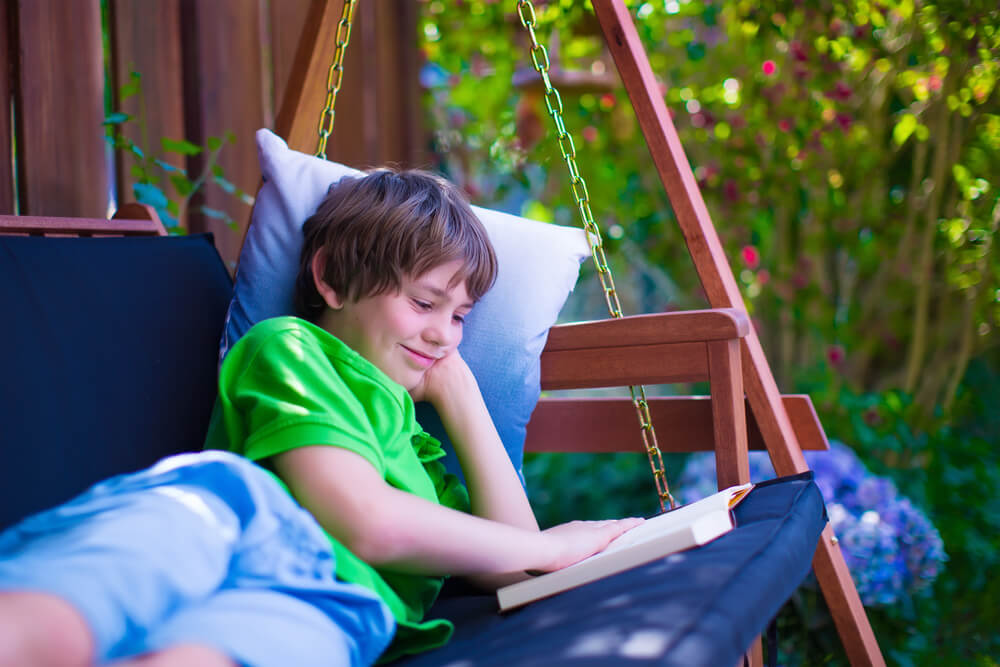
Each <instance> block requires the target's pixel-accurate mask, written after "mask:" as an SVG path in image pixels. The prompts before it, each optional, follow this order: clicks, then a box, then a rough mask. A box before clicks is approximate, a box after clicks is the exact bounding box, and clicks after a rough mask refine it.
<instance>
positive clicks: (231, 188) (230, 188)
mask: <svg viewBox="0 0 1000 667" xmlns="http://www.w3.org/2000/svg"><path fill="white" fill-rule="evenodd" d="M212 180H214V181H215V184H216V185H218V186H219V187H220V188H222V189H223V190H225V191H226V192H227V193H229V194H231V195H234V194H236V186H235V185H233V183H232V182H231V181H229V180H227V179H226V178H224V177H222V176H220V175H216V176H215V177H214V178H213V179H212Z"/></svg>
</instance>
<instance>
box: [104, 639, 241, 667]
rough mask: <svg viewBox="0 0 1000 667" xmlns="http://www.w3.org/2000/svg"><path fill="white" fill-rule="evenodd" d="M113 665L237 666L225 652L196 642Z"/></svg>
mask: <svg viewBox="0 0 1000 667" xmlns="http://www.w3.org/2000/svg"><path fill="white" fill-rule="evenodd" d="M112 665H113V667H237V664H236V663H235V662H234V661H233V660H232V659H231V658H230V657H229V656H227V655H226V654H225V653H223V652H221V651H218V650H216V649H214V648H209V647H207V646H200V645H198V644H179V645H177V646H171V647H170V648H168V649H164V650H162V651H156V652H155V653H147V654H145V655H141V656H139V657H136V658H129V659H127V660H119V661H118V662H115V663H112Z"/></svg>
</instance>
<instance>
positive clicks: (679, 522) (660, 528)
mask: <svg viewBox="0 0 1000 667" xmlns="http://www.w3.org/2000/svg"><path fill="white" fill-rule="evenodd" d="M752 488H753V485H752V484H743V485H741V486H732V487H729V488H728V489H723V490H722V491H719V492H718V493H714V494H712V495H710V496H708V497H706V498H702V499H701V500H698V501H695V502H693V503H689V504H687V505H681V506H680V507H678V508H677V509H674V510H668V511H666V512H664V513H662V514H659V515H657V516H654V517H652V518H650V519H646V521H644V522H643V523H641V524H639V525H638V526H636V527H635V528H633V529H631V530H629V531H628V532H626V533H623V534H622V535H621V536H619V537H618V538H617V539H615V540H613V541H612V542H611V544H609V545H608V546H606V547H605V548H604V550H603V551H601V552H600V553H602V554H604V553H609V552H613V551H618V550H619V549H624V548H625V547H629V546H632V545H633V544H641V543H642V542H646V541H647V540H651V539H653V538H655V537H657V536H659V535H663V534H664V533H668V532H670V531H672V530H677V529H680V528H683V527H684V526H686V525H689V524H691V523H694V522H695V521H697V520H698V517H701V516H705V515H708V514H712V513H714V512H723V511H724V512H726V513H728V512H729V511H730V510H731V509H732V508H733V507H736V505H737V504H738V503H739V501H740V500H743V498H744V497H745V496H746V494H748V493H749V492H750V489H752Z"/></svg>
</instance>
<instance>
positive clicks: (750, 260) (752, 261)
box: [740, 245, 760, 269]
mask: <svg viewBox="0 0 1000 667" xmlns="http://www.w3.org/2000/svg"><path fill="white" fill-rule="evenodd" d="M740 257H742V258H743V263H744V264H746V265H747V267H748V268H750V269H756V268H757V267H758V266H760V252H759V251H758V250H757V248H756V247H754V246H752V245H748V246H743V249H742V250H740Z"/></svg>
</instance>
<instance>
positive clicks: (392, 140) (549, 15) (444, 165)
mask: <svg viewBox="0 0 1000 667" xmlns="http://www.w3.org/2000/svg"><path fill="white" fill-rule="evenodd" d="M627 5H628V6H629V8H630V11H631V14H632V16H633V19H634V20H635V22H636V25H637V28H638V30H639V34H640V36H641V38H642V40H643V43H644V45H645V47H646V49H647V51H648V53H649V58H650V61H651V63H652V67H653V70H654V72H655V73H656V75H657V77H658V81H659V83H660V86H661V90H662V93H663V95H664V97H665V100H666V102H667V105H668V108H669V109H670V111H671V115H672V116H673V120H674V124H675V125H676V127H677V130H678V132H679V134H680V137H681V140H682V143H683V146H684V149H685V151H686V153H687V157H688V159H689V160H690V162H691V165H692V167H693V169H694V173H695V176H696V178H697V180H698V184H699V186H700V188H701V191H702V194H703V196H704V198H705V200H706V203H707V205H708V209H709V211H710V213H711V216H712V219H713V221H714V223H715V226H716V228H717V229H718V232H719V235H720V237H721V239H722V241H723V244H724V246H725V248H726V250H727V256H728V258H729V261H730V264H731V266H732V268H733V271H734V273H735V275H736V278H737V281H738V282H739V284H740V286H741V289H742V292H743V297H744V300H745V303H746V306H747V309H748V310H749V312H750V314H751V316H752V319H753V322H754V325H755V326H756V327H757V330H758V332H759V335H760V338H761V341H762V344H763V346H764V349H765V351H766V353H767V355H768V358H769V360H770V363H771V367H772V369H773V371H774V374H775V377H776V379H777V380H778V384H779V386H780V387H781V389H782V390H783V391H784V392H788V393H791V392H807V393H809V394H810V395H811V396H812V400H813V402H814V404H815V405H816V408H817V411H818V412H819V414H820V417H821V420H822V422H823V424H824V427H825V429H826V432H827V435H828V436H829V438H830V439H831V440H832V441H833V449H832V450H831V451H830V452H825V453H811V454H810V455H809V457H808V460H809V463H810V465H811V467H813V468H814V469H815V470H816V472H817V477H818V479H819V481H820V486H821V488H822V489H823V492H824V495H825V496H826V500H827V504H828V508H829V509H830V515H831V520H832V521H833V523H834V527H835V530H836V531H837V534H838V536H839V537H840V539H841V546H842V547H843V548H844V552H845V557H846V558H847V561H848V564H849V565H850V566H851V569H852V575H853V577H854V579H855V582H856V585H857V587H858V590H859V593H861V596H862V599H863V600H864V602H865V604H866V607H867V609H868V612H869V617H870V618H871V620H872V623H873V626H874V629H875V632H876V636H877V637H878V638H879V641H880V644H881V646H882V650H883V652H884V653H885V654H886V658H887V659H888V661H889V662H890V663H891V664H899V665H920V664H928V663H931V662H935V663H938V664H977V665H995V664H997V656H998V655H1000V635H998V633H997V630H996V628H997V627H998V626H1000V614H998V611H997V610H998V609H1000V583H998V580H997V578H996V577H994V576H993V573H995V572H998V571H1000V548H998V547H1000V538H998V535H1000V510H998V509H997V507H998V506H997V504H996V503H995V502H993V499H994V495H995V490H996V489H997V488H1000V453H998V448H997V442H998V441H1000V414H998V412H997V410H996V409H995V406H994V403H995V401H996V400H997V399H998V398H1000V374H998V373H1000V356H998V350H997V343H998V341H1000V337H998V327H1000V254H998V253H997V252H996V251H995V250H994V248H993V241H994V239H995V238H996V233H997V226H998V224H1000V196H998V195H1000V93H998V92H997V77H998V75H1000V10H998V9H997V7H996V4H995V2H984V1H979V0H970V1H966V2H953V1H948V0H942V1H938V2H915V1H911V0H907V1H897V0H887V1H885V2H869V1H865V0H857V1H852V2H839V1H832V0H821V1H818V2H808V3H806V2H773V3H764V4H763V6H762V5H761V4H760V3H751V2H748V1H745V0H737V1H725V2H723V1H719V2H702V1H699V0H688V1H683V0H657V1H655V2H635V1H632V0H629V2H627ZM534 7H535V12H536V16H537V18H538V27H537V28H536V30H537V33H538V35H539V39H540V40H541V41H542V43H543V44H544V45H545V46H546V47H547V48H548V50H549V57H550V60H551V63H552V69H551V77H552V81H553V84H554V85H555V86H556V87H557V88H558V89H559V91H560V93H561V97H562V101H563V105H564V115H565V120H566V126H567V129H568V130H569V132H570V133H571V134H572V136H573V139H574V144H575V147H576V150H577V154H578V158H577V159H578V162H579V165H580V169H581V173H582V175H583V176H584V177H585V179H586V181H587V187H588V190H589V192H590V198H591V206H592V209H593V212H594V215H595V217H596V219H597V221H598V223H599V225H600V226H601V228H602V230H603V233H604V238H605V244H606V248H607V250H608V254H609V259H610V263H611V266H612V268H613V270H614V273H615V276H616V283H617V285H618V288H619V292H620V294H621V298H622V303H623V309H624V311H625V312H626V313H627V314H630V313H640V312H656V311H663V310H676V309H689V308H699V307H703V306H705V305H706V303H705V300H704V297H703V294H702V290H701V286H700V285H699V283H698V279H697V276H696V274H695V271H694V268H693V265H692V263H691V261H690V259H689V257H688V253H687V249H686V246H685V244H684V240H683V238H682V236H681V234H680V231H679V229H678V227H677V225H676V222H675V220H674V217H673V213H672V210H671V206H670V203H669V201H668V200H667V198H666V195H665V194H664V192H663V188H662V186H661V185H660V183H659V180H658V177H657V174H656V172H655V170H654V169H653V167H652V162H651V160H650V156H649V153H648V151H647V149H646V146H645V143H644V141H643V139H642V136H641V133H640V132H639V128H638V125H637V122H636V119H635V116H634V114H633V111H632V108H631V105H630V103H629V101H628V98H627V96H626V95H625V93H624V91H623V89H622V87H621V83H620V81H619V79H618V75H617V72H616V70H615V67H614V63H613V62H612V61H611V59H610V56H609V54H608V53H607V51H606V49H605V47H604V43H603V38H602V36H601V34H600V30H599V28H598V26H597V23H596V20H595V19H594V17H593V14H592V12H591V10H590V8H589V6H588V5H586V3H579V2H572V1H569V0H564V1H558V2H557V1H550V2H537V3H535V5H534ZM308 9H309V2H308V1H307V0H282V1H281V2H278V0H213V1H212V2H208V1H207V0H205V1H201V2H199V1H196V0H155V1H141V0H76V1H74V2H65V1H60V0H20V1H18V0H6V1H5V3H4V6H3V11H2V12H0V37H2V38H3V39H4V40H5V41H4V43H3V46H2V47H0V48H2V49H3V51H4V52H5V53H7V54H8V67H6V68H4V70H2V71H0V91H3V93H4V94H5V95H6V96H7V99H8V100H9V104H4V105H0V123H2V124H3V128H0V129H2V130H3V131H0V151H3V152H4V154H5V155H8V156H9V159H4V160H0V211H2V212H4V213H11V212H16V213H21V214H33V215H75V216H93V217H105V216H106V215H107V214H108V213H109V212H112V211H113V210H114V209H115V207H116V206H117V203H118V202H119V201H121V202H124V201H134V200H140V201H143V202H146V203H149V204H151V205H153V206H154V207H156V208H157V209H158V210H159V211H160V213H161V216H162V217H163V218H164V219H165V220H166V221H167V222H168V224H170V225H171V226H172V230H173V231H174V232H175V233H185V232H188V231H206V230H207V231H212V232H214V233H215V235H216V243H217V245H218V247H219V248H220V251H221V253H222V254H223V256H224V258H225V259H226V260H227V262H229V264H230V267H233V266H235V260H236V257H237V255H238V252H239V247H240V243H241V239H242V234H243V229H244V228H245V225H246V222H247V219H248V217H249V210H250V209H249V207H250V205H251V204H252V201H253V194H254V192H255V190H256V188H257V185H258V180H259V171H258V168H257V163H256V149H255V147H254V144H253V132H254V131H255V130H256V129H257V128H259V127H273V126H274V119H275V114H276V113H277V111H278V109H279V108H280V103H281V99H282V95H283V93H284V88H285V85H286V84H287V82H288V79H289V77H290V76H291V75H292V74H293V72H292V67H293V65H292V63H293V61H294V57H295V49H296V46H297V43H298V36H299V35H300V33H301V31H302V28H303V26H304V24H305V22H306V17H307V14H308ZM345 66H346V73H345V75H344V87H343V89H342V90H341V92H340V95H339V96H338V100H337V115H336V126H335V130H334V133H333V136H332V138H331V142H330V145H329V147H328V150H327V154H328V155H329V157H330V158H331V159H334V160H337V161H340V162H344V163H347V164H350V165H352V166H356V167H366V166H372V165H376V164H382V163H386V162H393V163H396V164H400V165H404V166H420V167H426V168H432V169H436V170H438V171H441V172H442V173H444V174H445V175H447V176H448V177H449V178H451V179H452V180H454V181H455V182H457V183H458V184H460V185H461V186H462V187H463V188H464V189H465V191H466V192H467V193H468V194H469V196H470V198H471V199H472V201H473V202H474V203H476V204H479V205H482V206H488V207H492V208H499V209H503V210H506V211H509V212H513V213H516V214H519V215H524V216H527V217H532V218H536V219H540V220H545V221H551V222H556V223H559V224H570V225H572V224H578V219H577V217H578V213H577V211H576V207H575V204H574V200H573V197H572V194H571V192H570V188H569V177H568V175H567V172H566V167H565V164H564V163H563V160H562V158H561V155H560V152H559V147H558V145H557V143H556V142H555V140H554V139H553V138H552V136H551V133H550V127H551V125H552V123H551V120H550V119H549V118H548V115H547V112H546V109H545V104H544V100H543V98H542V89H541V85H540V82H539V78H538V75H537V73H536V72H535V71H534V70H533V69H532V66H531V59H530V55H529V52H528V41H527V35H526V33H525V31H524V29H523V28H522V26H521V25H520V22H519V20H518V18H517V12H516V7H515V3H513V2H507V3H500V2H487V1H485V0H475V1H467V0H450V1H447V2H446V1H444V0H431V1H420V2H418V1H416V0H366V1H364V2H361V3H359V5H358V9H357V15H356V22H355V26H354V29H353V32H352V36H351V43H350V47H349V48H348V52H347V56H346V59H345ZM317 112H318V110H317ZM318 122H319V116H318V113H317V125H318ZM604 308H605V306H604V300H603V298H602V296H601V293H600V286H599V283H598V281H597V279H596V276H595V272H594V270H593V268H592V267H590V266H585V267H584V269H583V273H582V275H581V281H580V283H579V285H578V287H577V290H576V292H575V293H574V294H573V296H572V297H571V299H570V302H569V303H568V305H567V308H566V310H565V311H564V313H563V319H564V320H576V319H592V318H599V317H602V316H603V315H604ZM694 389H696V390H697V389H698V388H697V387H695V388H694ZM655 390H656V391H657V392H665V391H669V389H668V388H655ZM636 437H637V443H636V451H637V452H640V446H639V436H638V433H637V434H636ZM752 469H753V474H754V477H755V479H759V478H763V477H765V476H767V475H768V474H771V473H770V471H769V466H768V464H767V461H766V456H763V458H761V457H758V458H756V459H755V460H754V461H753V463H752ZM648 471H649V468H648V463H647V462H646V460H645V457H644V456H642V455H641V453H640V454H637V455H636V456H630V455H614V456H611V455H598V456H591V455H588V456H583V457H576V456H566V455H547V456H541V455H536V456H533V457H530V458H529V460H528V461H527V463H526V469H525V472H526V476H527V479H528V486H529V492H530V494H531V496H532V499H533V501H534V502H535V504H536V506H537V507H538V510H539V514H540V517H541V519H542V521H543V522H544V523H554V522H557V521H561V520H565V519H568V518H581V517H587V518H597V517H602V516H618V515H622V514H632V513H643V514H648V513H649V512H651V511H652V510H653V508H654V506H655V502H656V496H655V493H654V487H653V483H652V479H651V478H650V475H649V472H648ZM667 473H668V479H669V480H670V482H671V484H672V486H673V488H674V490H675V493H676V494H677V495H679V496H681V499H682V500H691V499H693V498H695V497H697V496H698V495H700V494H703V493H705V492H707V489H710V488H712V485H713V484H714V482H713V481H712V480H713V477H712V474H713V473H712V470H711V460H710V459H709V460H706V459H704V458H701V457H697V456H677V457H671V458H670V459H669V460H668V461H667ZM706 484H707V486H706ZM779 631H780V635H779V637H780V640H781V649H782V654H781V662H782V664H787V665H813V664H827V663H828V664H845V663H846V658H845V657H844V655H843V652H842V649H841V648H840V645H839V640H838V639H837V636H836V632H835V630H834V628H833V625H832V622H831V620H830V618H829V615H828V614H827V612H826V610H825V607H824V603H823V599H822V596H821V595H819V594H818V592H817V590H816V587H815V585H814V584H812V583H811V582H807V583H806V584H805V585H804V586H803V587H802V589H801V590H800V592H799V593H798V594H797V595H796V596H795V598H794V600H793V601H792V602H791V603H790V604H789V605H787V606H786V608H785V609H784V610H783V611H782V614H781V617H780V619H779Z"/></svg>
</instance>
